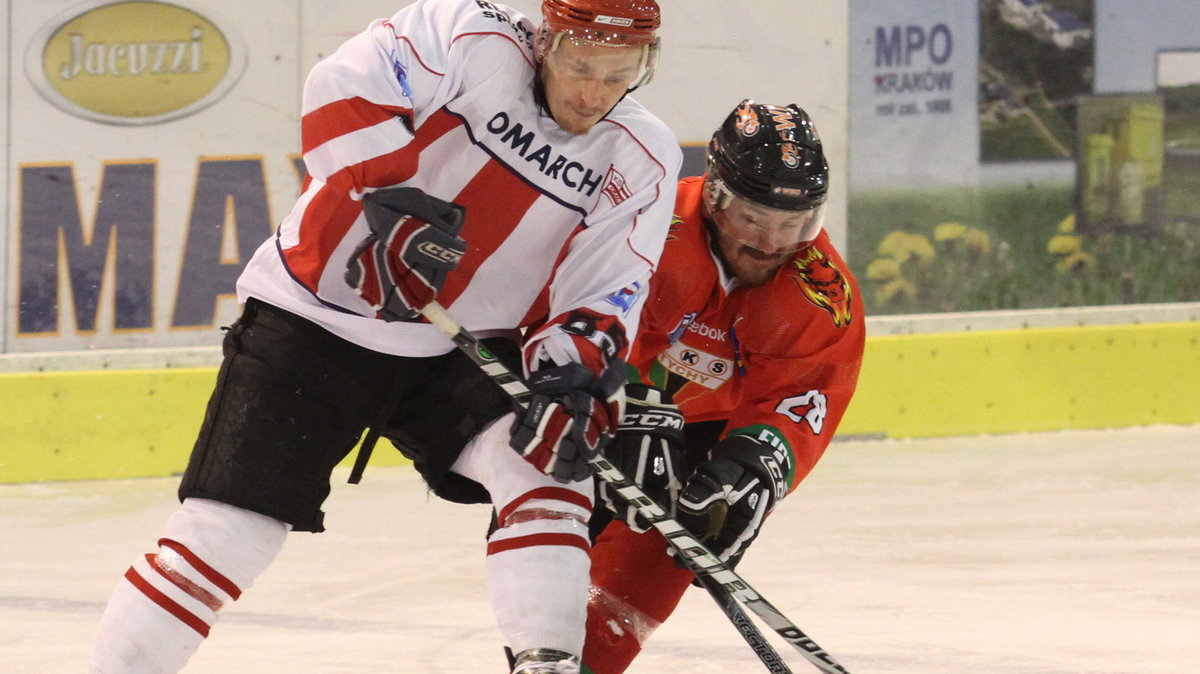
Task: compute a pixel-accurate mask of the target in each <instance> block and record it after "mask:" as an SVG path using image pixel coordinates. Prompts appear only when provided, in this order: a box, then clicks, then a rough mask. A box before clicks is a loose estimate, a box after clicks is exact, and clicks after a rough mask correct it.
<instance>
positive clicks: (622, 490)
mask: <svg viewBox="0 0 1200 674" xmlns="http://www.w3.org/2000/svg"><path fill="white" fill-rule="evenodd" d="M421 313H422V314H423V315H424V316H425V318H426V319H428V320H429V322H430V323H432V324H433V325H434V326H436V327H437V328H438V329H439V330H441V331H442V332H443V333H445V334H446V336H448V337H449V338H450V339H451V340H452V341H453V342H454V344H455V346H457V347H458V348H459V349H460V350H462V351H463V352H464V353H465V354H466V355H467V356H468V357H470V358H471V360H472V361H474V362H475V364H477V365H478V366H479V367H480V368H481V369H482V370H483V371H484V373H485V374H487V375H488V376H489V377H491V378H492V380H493V381H495V382H496V384H497V385H499V386H500V387H501V388H502V389H504V391H505V392H507V393H508V394H509V395H510V396H512V397H513V399H514V400H516V401H517V402H518V403H520V404H521V405H526V404H527V403H528V401H529V396H530V393H529V387H527V386H526V385H525V382H524V381H522V380H521V378H520V377H519V376H518V375H517V374H515V373H513V372H512V371H511V370H509V369H508V367H506V366H505V365H504V364H503V363H501V362H500V361H499V360H498V359H497V358H496V357H495V356H493V355H492V354H491V352H490V351H488V350H487V348H486V347H484V346H483V344H482V343H481V342H480V341H479V339H478V338H476V337H475V336H474V335H472V334H471V333H470V332H469V331H467V329H466V328H464V327H462V325H461V324H460V323H459V322H458V321H456V320H454V317H453V316H451V315H450V314H449V313H447V312H446V310H445V308H443V307H442V305H441V304H439V303H437V302H436V301H435V302H431V303H429V304H428V305H426V306H425V308H423V309H421ZM588 464H589V465H591V467H592V471H593V473H594V474H595V475H596V478H597V479H600V480H604V481H605V482H607V483H608V484H609V485H611V486H612V487H613V489H614V490H615V491H616V492H617V493H618V494H620V495H621V496H622V497H623V498H624V499H625V500H626V501H628V502H629V504H630V505H631V506H633V508H634V510H636V511H637V512H638V514H639V515H641V516H642V517H644V518H645V519H646V520H647V521H648V522H650V525H651V526H653V527H654V528H655V529H657V530H658V531H659V533H661V534H662V535H663V536H664V537H665V538H666V539H667V544H668V545H670V546H671V548H672V549H674V550H675V553H676V556H677V558H679V559H681V560H683V563H684V564H685V565H687V567H688V569H689V570H691V571H692V573H694V574H696V577H697V578H699V579H700V583H701V584H702V585H703V586H704V587H705V588H706V589H708V590H709V594H711V595H712V596H713V598H714V599H716V600H717V604H718V605H719V606H720V607H721V609H722V610H725V614H726V616H727V617H729V619H730V620H731V621H733V623H734V626H735V627H737V628H738V631H739V632H740V633H741V634H742V636H743V638H745V639H746V642H747V643H748V644H750V646H751V648H753V649H754V652H755V654H756V655H758V656H759V658H760V659H761V660H762V661H763V664H764V665H766V666H767V668H768V669H769V670H770V671H772V672H779V673H780V674H784V673H786V672H790V670H788V669H787V665H785V664H783V661H782V660H781V659H780V658H779V654H778V653H775V651H774V649H772V648H771V646H770V644H768V643H767V642H766V640H765V639H764V638H763V636H762V633H761V632H759V631H758V629H757V628H756V627H755V626H754V624H753V623H751V622H750V621H749V620H748V619H747V618H746V614H745V613H743V612H741V611H740V609H739V610H738V611H737V613H733V614H731V612H730V611H728V610H726V607H727V606H733V608H735V609H737V608H738V607H737V604H736V603H734V602H732V601H726V599H727V598H732V599H734V600H736V601H737V602H741V604H742V605H744V606H745V607H746V608H748V609H750V610H751V611H752V612H753V613H754V614H755V615H757V616H758V617H759V618H761V619H762V621H763V622H764V623H766V624H767V626H768V627H770V628H771V629H772V630H774V631H775V633H776V634H778V635H779V636H781V637H783V639H784V641H787V642H788V643H789V644H791V645H792V647H793V648H795V649H796V650H797V651H799V652H800V654H801V655H803V656H804V658H805V659H806V660H808V661H809V662H810V663H811V664H812V665H813V666H814V667H816V668H817V669H819V670H821V671H822V672H826V673H827V674H849V672H848V671H847V670H846V668H844V667H842V665H841V664H839V663H838V661H837V660H834V658H833V656H832V655H830V654H829V653H827V652H825V650H824V649H823V648H821V647H820V646H818V645H817V643H816V642H815V641H813V640H812V639H811V638H809V636H808V635H807V634H805V633H804V632H803V631H802V630H801V629H800V628H799V627H797V626H796V625H795V624H794V623H792V621H790V620H788V619H787V617H786V616H784V615H783V613H781V612H780V611H779V609H777V608H775V607H774V606H773V605H772V604H771V603H770V602H768V601H767V600H766V599H764V598H763V597H762V595H760V594H759V593H758V592H756V591H755V590H754V588H753V587H751V586H750V584H749V583H747V582H746V581H745V580H744V579H743V578H742V577H741V576H739V575H738V574H737V573H735V572H734V571H733V569H730V568H729V567H728V566H727V565H726V564H725V563H723V562H721V560H719V559H717V557H716V555H714V554H713V553H712V551H710V550H709V549H708V548H707V547H705V546H704V544H703V543H701V542H700V541H699V540H697V539H696V537H694V536H692V534H691V533H689V532H688V530H687V529H684V528H683V526H682V525H680V524H679V522H677V521H675V519H674V518H672V517H671V516H670V515H668V514H667V513H666V511H664V510H663V509H662V507H661V506H659V505H658V504H657V503H655V502H654V500H653V499H651V498H650V497H649V496H647V495H646V493H645V492H643V491H642V490H641V488H640V487H638V486H637V485H636V484H634V483H633V482H632V481H631V480H630V479H629V478H628V477H626V476H625V475H624V474H623V473H622V472H621V471H620V470H618V469H617V467H616V466H614V465H612V463H611V462H609V460H608V459H606V458H605V457H604V455H603V454H598V455H596V456H595V457H593V458H591V459H589V460H588ZM739 616H740V620H741V621H740V622H739ZM745 628H748V631H743V630H744V629H745ZM755 637H756V638H757V641H752V640H751V639H752V638H755ZM758 643H761V644H764V645H766V648H767V649H770V654H773V655H774V659H775V661H776V662H778V663H779V665H780V666H782V667H783V668H782V669H772V663H771V662H768V659H767V658H769V657H770V655H768V656H767V658H764V654H765V653H766V651H765V650H760V648H759V646H758Z"/></svg>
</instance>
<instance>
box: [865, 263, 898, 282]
mask: <svg viewBox="0 0 1200 674" xmlns="http://www.w3.org/2000/svg"><path fill="white" fill-rule="evenodd" d="M899 277H900V263H899V262H896V261H895V260H893V259H891V258H889V257H879V258H875V259H874V260H872V261H871V264H869V265H867V278H868V279H870V280H872V281H890V280H892V279H894V278H899Z"/></svg>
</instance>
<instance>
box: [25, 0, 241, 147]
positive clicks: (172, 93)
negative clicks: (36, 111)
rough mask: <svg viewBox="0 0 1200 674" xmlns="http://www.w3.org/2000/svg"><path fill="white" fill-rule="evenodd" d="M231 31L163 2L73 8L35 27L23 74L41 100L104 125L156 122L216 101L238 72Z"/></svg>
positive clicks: (223, 24)
mask: <svg viewBox="0 0 1200 674" xmlns="http://www.w3.org/2000/svg"><path fill="white" fill-rule="evenodd" d="M245 62H246V51H245V48H244V46H243V45H242V43H241V41H240V40H238V39H237V38H236V37H234V33H233V31H232V26H231V25H230V24H228V23H226V22H224V21H220V22H218V21H217V20H216V19H214V17H213V16H212V15H211V14H210V13H208V12H206V13H205V14H204V15H201V14H199V13H197V12H194V11H192V10H190V9H187V8H185V7H181V6H179V5H172V4H168V3H165V2H110V3H104V4H98V3H97V4H92V5H85V6H84V7H83V8H79V7H76V8H74V9H72V10H71V11H70V12H67V13H65V14H60V15H59V16H58V17H56V18H55V19H54V20H52V21H50V22H49V23H47V24H46V25H45V26H43V27H42V29H41V30H40V31H38V34H37V35H36V36H35V37H34V39H33V41H32V42H31V43H30V45H29V49H28V51H27V52H26V55H25V69H26V73H27V74H28V76H29V79H30V81H32V82H33V84H34V86H35V87H36V88H37V90H38V92H39V93H41V95H42V96H43V97H45V98H46V100H48V101H50V102H51V103H53V104H54V105H55V106H57V107H58V108H60V109H62V110H64V111H66V112H68V113H70V114H72V115H75V116H77V117H83V118H85V119H91V120H95V121H98V122H105V123H108V124H124V125H141V124H157V123H160V122H166V121H169V120H172V119H178V118H180V117H185V116H187V115H190V114H193V113H195V112H197V111H199V110H202V109H204V108H206V107H208V106H209V105H212V104H213V103H215V102H217V101H218V100H220V99H221V97H223V96H224V95H225V94H226V93H228V92H229V90H230V89H231V88H232V87H233V85H234V84H235V83H236V82H237V80H238V78H239V77H240V76H241V74H242V70H243V69H244V68H245Z"/></svg>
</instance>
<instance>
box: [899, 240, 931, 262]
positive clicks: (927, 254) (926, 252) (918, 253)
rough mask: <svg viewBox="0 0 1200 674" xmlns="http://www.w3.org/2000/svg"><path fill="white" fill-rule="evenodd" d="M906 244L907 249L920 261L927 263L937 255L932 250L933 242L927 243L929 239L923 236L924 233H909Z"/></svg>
mask: <svg viewBox="0 0 1200 674" xmlns="http://www.w3.org/2000/svg"><path fill="white" fill-rule="evenodd" d="M906 245H907V246H908V250H909V251H910V252H912V254H913V255H914V256H915V257H916V258H917V260H918V261H920V262H922V263H927V262H929V261H931V260H933V258H935V257H937V253H935V252H934V250H933V244H932V243H929V239H927V238H925V235H924V234H909V235H908V241H907V244H906Z"/></svg>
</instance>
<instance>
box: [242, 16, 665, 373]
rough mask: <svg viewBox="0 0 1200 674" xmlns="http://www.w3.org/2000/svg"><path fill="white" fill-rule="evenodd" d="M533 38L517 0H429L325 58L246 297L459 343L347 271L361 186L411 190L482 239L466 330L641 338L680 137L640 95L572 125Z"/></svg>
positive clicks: (460, 274)
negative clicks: (601, 320) (540, 83)
mask: <svg viewBox="0 0 1200 674" xmlns="http://www.w3.org/2000/svg"><path fill="white" fill-rule="evenodd" d="M533 39H534V26H533V25H532V24H531V23H530V21H529V20H528V19H527V18H526V17H524V16H522V15H520V14H518V13H517V12H515V11H513V10H511V9H509V8H507V7H504V6H502V5H498V4H495V3H491V2H476V1H475V0H419V1H418V2H416V3H414V4H412V5H409V6H407V7H405V8H404V9H402V10H400V11H399V12H398V13H397V14H396V15H395V16H393V17H392V18H391V19H388V20H378V21H375V22H372V23H371V24H370V25H369V26H368V27H367V29H366V30H365V31H364V32H362V33H360V34H359V35H357V36H355V37H353V38H351V39H350V40H349V41H347V42H346V43H345V44H343V45H342V46H341V47H340V48H339V49H338V50H337V52H336V53H334V54H332V55H331V56H329V57H328V58H326V59H324V60H323V61H321V62H320V63H318V64H317V65H316V66H315V67H314V68H313V70H312V72H311V73H310V74H309V77H308V79H307V81H306V83H305V87H304V98H303V120H302V123H301V129H302V138H303V151H304V162H305V165H306V167H307V169H308V178H307V179H306V181H305V184H304V189H303V193H302V195H301V196H300V198H299V200H298V201H297V202H296V204H295V206H294V207H293V208H292V210H291V212H290V213H289V214H288V215H287V217H286V218H285V219H284V220H283V222H282V224H281V225H280V227H279V230H278V232H277V233H276V236H274V237H273V238H271V239H269V240H268V241H267V242H265V243H264V244H263V245H262V246H261V247H260V248H259V250H258V251H257V252H256V253H255V255H254V257H253V259H251V260H250V262H249V264H248V266H247V267H246V269H245V271H244V272H243V274H242V276H241V278H240V279H239V280H238V297H239V299H240V300H242V301H245V299H246V298H247V297H250V296H253V297H257V298H260V299H262V300H264V301H266V302H269V303H271V304H275V305H277V306H280V307H283V308H285V309H287V310H289V311H292V312H294V313H296V314H299V315H301V316H305V317H307V318H308V319H310V320H312V321H314V322H316V323H318V324H320V325H322V326H324V327H325V328H326V329H328V330H329V331H331V332H333V333H334V334H337V335H339V336H341V337H343V338H345V339H347V340H350V341H352V342H355V343H357V344H360V345H362V346H365V347H367V348H370V349H373V350H376V351H381V352H384V353H392V354H398V355H407V356H430V355H437V354H441V353H445V352H447V351H449V350H451V349H452V348H453V345H452V344H451V342H450V341H449V340H448V339H446V338H445V337H444V336H443V335H442V334H441V333H440V332H439V331H438V330H437V329H436V328H435V327H433V326H431V325H428V324H426V323H388V322H384V321H382V320H378V319H376V318H375V317H374V313H375V312H374V310H372V309H371V307H370V306H369V305H368V304H367V303H366V302H365V301H363V300H362V299H361V298H360V297H358V295H357V294H356V293H355V292H354V290H353V289H351V288H350V287H349V286H348V285H347V284H346V281H345V280H344V274H345V271H346V264H347V262H348V260H349V257H350V255H351V253H352V252H353V250H354V249H355V247H356V246H357V245H358V244H359V242H361V241H362V240H363V239H364V238H365V237H366V236H367V235H368V234H369V229H368V227H367V224H366V221H365V219H364V217H363V215H362V209H361V199H362V195H363V194H364V193H366V192H369V191H372V190H375V189H380V188H384V187H391V186H395V185H401V184H402V185H407V186H411V187H417V188H420V189H422V190H424V191H425V192H427V193H428V194H430V195H432V196H435V197H438V198H441V199H445V200H447V201H453V202H456V203H458V204H461V205H462V206H464V207H465V208H466V220H465V224H464V226H463V230H462V232H461V236H462V237H463V238H464V239H465V240H466V242H467V246H468V250H467V252H466V254H465V255H464V256H463V258H462V261H461V263H460V264H459V266H458V268H457V269H455V270H454V271H453V272H452V273H450V274H449V276H448V279H447V281H446V284H445V286H444V287H443V289H442V291H441V293H440V294H439V296H438V299H439V301H440V302H441V303H442V304H443V305H444V306H446V307H447V308H448V309H449V311H450V312H451V314H453V315H454V316H455V318H456V319H457V320H458V321H459V322H461V323H462V324H463V325H464V326H465V327H466V328H467V329H469V330H472V331H476V332H482V331H492V330H505V329H513V328H519V327H526V326H530V325H542V328H541V330H540V331H539V332H538V333H537V334H536V335H535V336H534V339H533V340H531V344H537V343H538V342H539V341H541V343H542V344H541V345H542V346H549V345H551V344H557V346H554V347H553V348H551V349H550V350H551V351H552V352H554V353H556V354H559V358H557V359H558V360H562V359H563V358H564V357H565V358H567V359H570V360H579V354H577V353H575V351H574V347H573V346H571V342H570V339H569V338H568V337H567V336H566V335H563V334H561V333H560V332H559V330H558V328H557V326H556V324H555V322H554V319H555V317H560V316H563V315H565V314H567V313H568V312H570V311H573V310H576V309H580V308H584V309H588V310H590V311H592V312H595V313H598V314H600V315H601V316H611V317H613V318H614V319H615V320H616V321H618V322H619V323H622V324H623V325H624V328H625V331H626V333H627V334H629V335H632V334H633V331H635V330H636V326H637V320H638V315H639V313H640V310H641V306H642V301H643V298H644V295H645V291H646V288H647V286H648V279H649V276H650V274H651V272H652V270H653V267H654V266H655V265H656V264H657V262H658V258H659V255H660V254H661V252H662V247H663V241H664V239H665V237H666V233H667V228H668V226H669V224H670V221H671V208H672V205H673V201H674V195H675V182H676V178H677V176H678V173H679V166H680V162H681V157H680V150H679V145H678V143H677V141H676V140H675V137H674V135H673V134H672V133H671V132H670V130H669V129H667V127H666V126H665V125H664V124H663V123H662V122H661V121H660V120H658V119H657V118H656V117H654V116H653V115H651V114H650V113H649V112H648V111H646V110H645V109H644V108H643V107H642V106H641V105H639V104H638V103H636V102H635V101H633V100H631V99H630V98H628V97H626V98H625V99H624V100H622V101H621V102H620V103H619V104H618V105H617V106H616V107H615V108H614V109H613V111H612V112H610V113H609V114H608V116H607V117H605V118H604V119H603V120H601V121H600V122H599V123H598V124H597V125H596V126H595V127H594V128H592V129H591V130H590V131H589V132H588V133H587V134H586V135H583V136H575V135H571V134H569V133H567V132H566V131H563V130H562V129H560V128H559V127H558V126H557V125H556V124H555V123H554V121H553V119H551V118H550V117H549V116H548V115H547V113H546V112H545V111H544V110H543V109H542V107H541V106H539V104H538V103H537V101H536V100H535V97H534V83H535V63H534V59H533ZM547 321H549V324H548V325H547V324H546V322H547ZM547 338H549V339H547ZM543 340H544V341H543ZM527 348H530V347H527ZM562 354H565V356H563V355H562ZM622 355H624V354H622Z"/></svg>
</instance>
